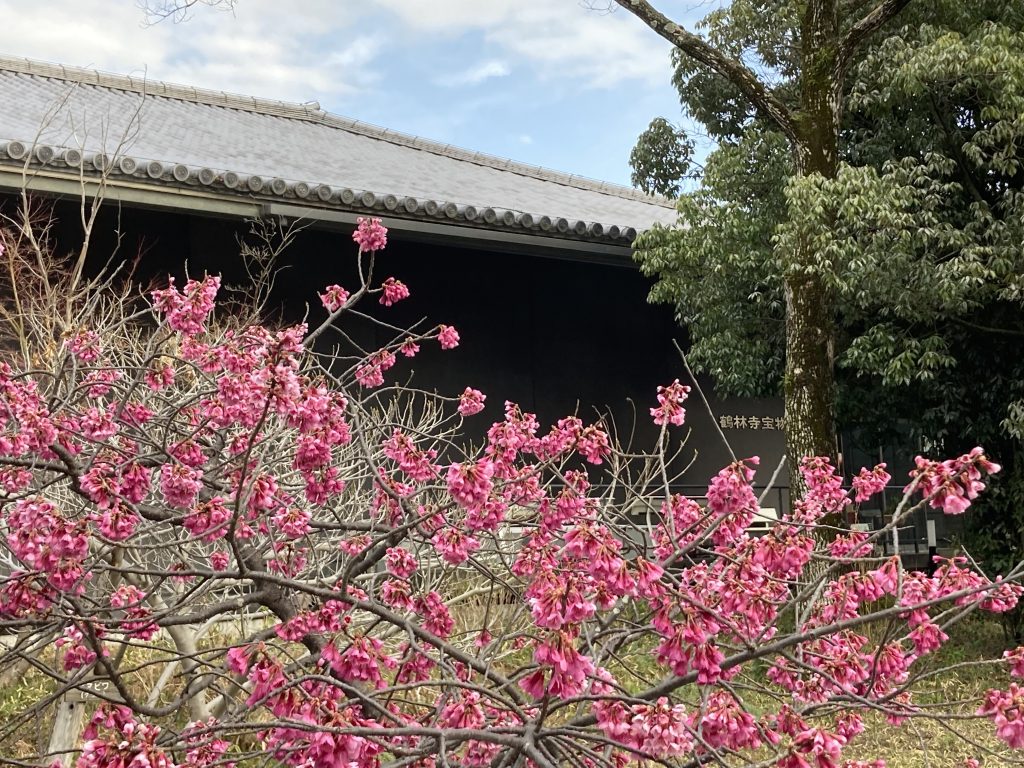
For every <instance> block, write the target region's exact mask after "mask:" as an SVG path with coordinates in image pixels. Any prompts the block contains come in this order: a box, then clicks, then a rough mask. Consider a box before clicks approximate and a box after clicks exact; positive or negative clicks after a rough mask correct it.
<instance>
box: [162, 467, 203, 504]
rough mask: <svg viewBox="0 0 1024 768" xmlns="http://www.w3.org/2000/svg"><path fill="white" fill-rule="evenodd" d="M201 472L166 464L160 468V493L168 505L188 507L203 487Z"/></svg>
mask: <svg viewBox="0 0 1024 768" xmlns="http://www.w3.org/2000/svg"><path fill="white" fill-rule="evenodd" d="M202 480H203V472H202V470H199V469H192V468H190V467H186V466H185V465H184V464H177V463H173V462H168V463H167V464H164V465H163V466H161V467H160V491H161V493H163V496H164V499H165V500H166V501H167V503H168V504H170V505H171V506H175V507H190V506H192V503H193V502H194V501H195V499H196V496H198V495H199V491H200V489H201V488H202V487H203V483H202Z"/></svg>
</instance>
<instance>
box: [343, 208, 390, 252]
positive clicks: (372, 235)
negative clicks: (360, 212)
mask: <svg viewBox="0 0 1024 768" xmlns="http://www.w3.org/2000/svg"><path fill="white" fill-rule="evenodd" d="M352 239H353V240H355V242H356V244H357V245H358V246H359V250H360V251H380V250H383V249H384V246H386V245H387V244H388V230H387V227H385V226H384V225H383V224H382V223H381V220H380V219H373V218H370V219H366V218H363V217H362V216H360V217H359V218H358V219H357V220H356V231H355V232H353V233H352Z"/></svg>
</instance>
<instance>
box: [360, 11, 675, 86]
mask: <svg viewBox="0 0 1024 768" xmlns="http://www.w3.org/2000/svg"><path fill="white" fill-rule="evenodd" d="M369 3H372V4H373V5H376V6H377V7H379V8H381V9H384V10H387V11H389V12H390V13H392V14H394V15H395V16H397V17H398V18H399V19H400V20H401V22H402V24H403V25H405V27H406V28H408V29H412V30H416V31H418V32H421V33H429V34H444V35H450V36H456V35H462V34H466V33H470V32H475V33H478V34H482V35H483V37H484V41H485V42H486V43H487V44H488V45H490V46H492V47H494V48H495V49H496V50H497V51H500V52H501V53H503V54H505V55H508V56H509V57H511V58H514V59H516V60H525V61H528V62H530V63H531V64H532V65H533V67H534V68H535V69H536V71H537V74H538V75H539V76H540V77H541V78H544V79H564V80H572V81H575V82H577V83H579V84H580V85H581V86H583V87H597V88H610V87H614V86H618V85H620V84H621V83H623V82H625V81H629V80H639V81H641V82H643V83H644V84H645V85H655V84H661V83H664V82H665V80H666V78H667V77H668V73H669V69H668V51H669V46H668V44H667V43H665V42H664V41H662V40H661V38H659V37H658V36H657V35H655V33H654V32H652V31H651V30H650V29H648V28H647V27H646V26H644V25H643V24H642V23H641V22H640V21H639V20H638V19H636V18H634V17H633V16H632V15H630V14H628V13H625V12H619V13H602V12H600V11H598V10H594V9H593V8H591V7H588V6H587V4H582V3H577V2H573V0H488V2H480V0H431V2H430V3H428V4H424V3H421V2H410V0H369ZM593 5H594V6H595V7H600V5H601V2H600V0H595V2H594V3H593ZM666 5H667V6H668V7H669V9H671V7H674V6H678V5H680V3H678V2H669V3H667V4H666Z"/></svg>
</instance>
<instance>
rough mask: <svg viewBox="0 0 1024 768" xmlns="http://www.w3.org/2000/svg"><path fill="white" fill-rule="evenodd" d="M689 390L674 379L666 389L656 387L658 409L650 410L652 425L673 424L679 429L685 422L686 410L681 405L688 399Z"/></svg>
mask: <svg viewBox="0 0 1024 768" xmlns="http://www.w3.org/2000/svg"><path fill="white" fill-rule="evenodd" d="M689 394H690V388H689V387H687V386H684V385H682V384H680V383H679V379H676V380H675V381H673V382H672V383H671V384H669V385H668V386H667V387H658V407H657V408H651V416H652V417H653V418H654V423H655V424H657V425H659V426H664V425H666V424H674V425H675V426H677V427H681V426H682V425H683V422H684V421H686V410H685V409H684V408H683V403H684V402H685V401H686V398H687V397H689Z"/></svg>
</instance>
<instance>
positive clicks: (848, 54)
mask: <svg viewBox="0 0 1024 768" xmlns="http://www.w3.org/2000/svg"><path fill="white" fill-rule="evenodd" d="M908 5H910V0H883V2H881V3H879V4H878V5H876V6H875V7H874V8H873V9H872V10H871V11H870V12H869V13H868V14H867V15H866V16H864V17H863V18H861V20H860V21H858V22H857V23H856V24H854V25H853V26H852V27H850V30H849V31H848V32H847V33H846V36H845V37H844V38H843V40H842V42H841V43H840V44H839V51H838V54H837V55H836V69H837V71H838V72H841V73H842V72H845V71H846V68H847V67H848V66H849V64H850V61H851V59H853V54H855V53H856V52H857V49H858V48H860V46H861V44H862V43H863V42H864V41H865V40H867V38H868V37H870V36H871V35H872V34H874V33H875V32H877V31H878V30H879V29H881V28H882V26H883V25H884V24H885V23H886V22H887V21H889V20H891V19H893V18H894V17H895V16H896V15H898V14H899V13H900V11H902V10H903V9H904V8H906V7H907V6H908Z"/></svg>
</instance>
